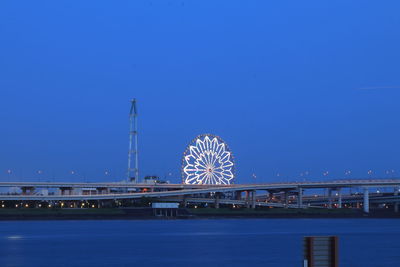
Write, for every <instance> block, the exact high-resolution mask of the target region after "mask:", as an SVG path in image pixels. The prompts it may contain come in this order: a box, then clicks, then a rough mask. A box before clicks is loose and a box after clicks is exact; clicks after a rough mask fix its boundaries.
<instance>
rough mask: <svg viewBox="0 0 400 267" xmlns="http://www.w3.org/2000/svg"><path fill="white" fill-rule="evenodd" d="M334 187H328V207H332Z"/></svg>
mask: <svg viewBox="0 0 400 267" xmlns="http://www.w3.org/2000/svg"><path fill="white" fill-rule="evenodd" d="M332 202H333V201H332V188H329V189H328V209H331V208H332Z"/></svg>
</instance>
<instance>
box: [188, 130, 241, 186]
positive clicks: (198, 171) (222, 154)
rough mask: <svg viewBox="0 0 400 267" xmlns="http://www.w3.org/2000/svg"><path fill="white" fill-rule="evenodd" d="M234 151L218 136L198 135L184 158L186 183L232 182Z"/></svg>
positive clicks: (233, 175)
mask: <svg viewBox="0 0 400 267" xmlns="http://www.w3.org/2000/svg"><path fill="white" fill-rule="evenodd" d="M234 165H235V164H234V158H233V155H232V152H231V151H230V149H229V147H228V145H227V144H226V143H225V142H224V141H223V140H222V139H221V138H220V137H218V136H215V135H211V134H203V135H199V136H197V137H196V138H195V139H194V140H193V141H192V142H191V143H190V144H189V146H188V147H187V148H186V150H185V152H184V154H183V160H182V178H183V183H184V184H217V185H221V184H225V185H228V184H231V183H233V180H234V177H235V172H234V170H235V166H234Z"/></svg>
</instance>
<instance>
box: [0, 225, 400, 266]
mask: <svg viewBox="0 0 400 267" xmlns="http://www.w3.org/2000/svg"><path fill="white" fill-rule="evenodd" d="M309 235H337V236H339V250H340V251H339V255H340V266H341V267H352V266H360V267H368V266H371V267H378V266H385V267H387V266H400V220H396V219H215V220H214V219H200V220H118V221H116V220H104V221H99V220H93V221H92V220H91V221H7V222H6V221H3V222H0V266H190V267H193V266H202V267H203V266H264V267H265V266H270V267H272V266H277V267H278V266H279V267H283V266H290V267H295V266H302V238H303V236H309Z"/></svg>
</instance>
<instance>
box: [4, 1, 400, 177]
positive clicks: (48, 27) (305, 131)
mask: <svg viewBox="0 0 400 267" xmlns="http://www.w3.org/2000/svg"><path fill="white" fill-rule="evenodd" d="M398 10H400V3H399V2H398V1H384V2H382V1H222V0H221V1H118V2H112V1H85V2H71V1H41V2H36V1H20V2H13V1H3V2H1V3H0V51H1V52H0V123H1V135H0V137H1V138H0V148H1V153H0V170H1V175H0V179H1V180H3V181H4V180H7V179H15V180H33V179H36V180H37V179H43V180H50V179H55V180H67V179H69V180H74V181H81V180H87V181H105V180H122V179H124V177H125V172H126V166H127V150H128V112H129V100H130V99H131V98H133V97H136V98H137V99H138V106H139V112H140V117H139V123H140V125H139V128H140V129H139V130H140V135H139V141H140V144H139V146H140V167H141V173H142V175H146V174H149V175H159V176H161V177H164V176H165V175H166V174H168V173H172V176H171V177H169V179H170V180H171V181H173V182H180V163H181V156H182V153H183V151H184V150H185V147H186V146H187V144H188V143H189V142H190V140H192V139H193V138H194V137H195V136H196V135H198V134H202V133H213V134H217V135H219V136H221V137H222V138H223V139H224V140H225V141H226V142H227V143H228V144H229V146H230V147H231V149H232V150H233V152H234V154H235V158H236V163H237V168H236V169H237V176H238V177H237V182H238V183H245V182H269V181H278V180H298V179H300V173H302V172H305V171H308V172H309V177H308V178H309V179H329V178H331V179H333V178H343V173H344V171H345V170H348V169H350V170H352V177H354V178H355V177H368V175H367V171H368V170H370V169H371V170H373V176H379V177H385V176H386V174H385V171H386V170H392V169H393V170H395V171H396V172H397V174H399V173H400V164H399V157H398V152H399V150H400V141H399V138H398V137H399V134H400V126H399V125H400V124H399V123H400V121H399V116H398V114H400V105H399V97H400V75H399V74H400V66H399V62H400V49H399V47H400V30H399V29H400V16H399V15H398ZM8 169H10V170H12V174H11V175H8V174H7V170H8ZM37 170H42V171H43V173H42V174H40V175H38V174H37V173H36V172H37ZM71 170H74V171H75V172H76V174H75V175H71V174H70V172H71ZM106 170H107V171H109V173H110V174H109V175H108V176H106V175H105V174H104V172H105V171H106ZM324 171H329V175H328V176H327V177H324V176H323V175H322V173H323V172H324ZM253 173H255V174H256V175H257V179H256V180H254V178H252V174H253ZM277 173H280V174H281V176H280V177H278V176H277Z"/></svg>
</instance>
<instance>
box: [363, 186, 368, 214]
mask: <svg viewBox="0 0 400 267" xmlns="http://www.w3.org/2000/svg"><path fill="white" fill-rule="evenodd" d="M363 208H364V212H365V213H369V189H368V187H365V188H364V203H363Z"/></svg>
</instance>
